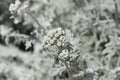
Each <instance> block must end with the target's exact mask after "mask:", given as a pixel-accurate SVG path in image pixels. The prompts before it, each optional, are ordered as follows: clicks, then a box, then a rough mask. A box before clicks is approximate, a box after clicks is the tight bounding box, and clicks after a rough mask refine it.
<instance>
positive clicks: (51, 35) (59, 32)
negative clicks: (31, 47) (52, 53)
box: [43, 28, 66, 47]
mask: <svg viewBox="0 0 120 80" xmlns="http://www.w3.org/2000/svg"><path fill="white" fill-rule="evenodd" d="M65 42H66V33H65V31H64V30H63V29H62V28H57V29H53V30H51V31H49V32H48V34H47V36H45V38H44V41H43V46H44V47H49V46H52V45H56V46H64V45H65Z"/></svg>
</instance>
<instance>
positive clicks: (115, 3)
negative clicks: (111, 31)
mask: <svg viewBox="0 0 120 80" xmlns="http://www.w3.org/2000/svg"><path fill="white" fill-rule="evenodd" d="M114 5H115V23H116V26H117V28H119V22H118V17H119V11H118V6H117V1H116V0H114Z"/></svg>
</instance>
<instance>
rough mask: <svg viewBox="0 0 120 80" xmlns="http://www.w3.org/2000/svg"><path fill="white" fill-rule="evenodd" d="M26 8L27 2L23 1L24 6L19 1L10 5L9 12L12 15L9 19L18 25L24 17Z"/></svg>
mask: <svg viewBox="0 0 120 80" xmlns="http://www.w3.org/2000/svg"><path fill="white" fill-rule="evenodd" d="M27 7H28V2H27V1H25V2H24V4H23V3H21V2H20V0H16V1H15V3H12V4H10V6H9V11H10V13H11V14H12V16H11V17H10V18H12V19H14V23H15V24H18V23H19V22H21V20H22V19H21V18H22V17H23V16H26V15H25V9H26V8H27Z"/></svg>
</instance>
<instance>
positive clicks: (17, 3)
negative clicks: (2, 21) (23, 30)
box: [9, 0, 21, 14]
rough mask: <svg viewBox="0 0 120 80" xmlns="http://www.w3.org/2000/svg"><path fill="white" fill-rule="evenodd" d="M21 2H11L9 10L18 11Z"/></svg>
mask: <svg viewBox="0 0 120 80" xmlns="http://www.w3.org/2000/svg"><path fill="white" fill-rule="evenodd" d="M20 5H21V2H20V1H19V0H16V1H15V4H13V3H12V4H10V7H9V11H10V12H11V13H12V14H13V13H14V12H16V11H17V9H18V8H19V7H20Z"/></svg>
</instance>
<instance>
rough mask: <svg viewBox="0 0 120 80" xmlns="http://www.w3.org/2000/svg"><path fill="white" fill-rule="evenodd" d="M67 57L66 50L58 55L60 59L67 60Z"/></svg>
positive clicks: (67, 52)
mask: <svg viewBox="0 0 120 80" xmlns="http://www.w3.org/2000/svg"><path fill="white" fill-rule="evenodd" d="M68 57H69V51H68V50H67V49H64V50H62V52H61V53H60V54H59V58H61V59H64V60H66V59H68Z"/></svg>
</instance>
